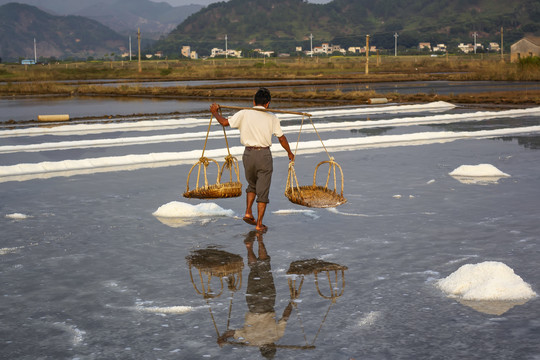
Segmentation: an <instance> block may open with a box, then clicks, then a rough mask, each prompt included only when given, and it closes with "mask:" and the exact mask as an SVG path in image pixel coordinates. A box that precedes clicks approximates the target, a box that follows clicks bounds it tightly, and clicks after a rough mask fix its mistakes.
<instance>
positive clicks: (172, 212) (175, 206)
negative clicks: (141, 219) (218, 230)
mask: <svg viewBox="0 0 540 360" xmlns="http://www.w3.org/2000/svg"><path fill="white" fill-rule="evenodd" d="M152 215H154V216H156V217H164V218H193V217H212V216H234V211H232V210H230V209H229V210H226V209H223V208H222V207H220V206H219V205H217V204H215V203H202V204H198V205H191V204H188V203H184V202H180V201H171V202H170V203H167V204H165V205H161V206H160V207H159V208H158V209H157V210H156V211H155V212H153V213H152Z"/></svg>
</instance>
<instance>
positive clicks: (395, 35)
mask: <svg viewBox="0 0 540 360" xmlns="http://www.w3.org/2000/svg"><path fill="white" fill-rule="evenodd" d="M398 36H399V35H398V34H397V33H394V38H395V39H394V56H397V37H398Z"/></svg>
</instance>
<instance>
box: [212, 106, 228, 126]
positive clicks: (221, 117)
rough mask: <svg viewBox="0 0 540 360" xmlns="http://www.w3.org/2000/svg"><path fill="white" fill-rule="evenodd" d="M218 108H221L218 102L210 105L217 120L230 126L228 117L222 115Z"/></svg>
mask: <svg viewBox="0 0 540 360" xmlns="http://www.w3.org/2000/svg"><path fill="white" fill-rule="evenodd" d="M218 110H219V105H218V104H212V105H210V112H211V113H212V115H214V117H215V118H216V120H217V121H218V122H219V123H220V124H221V125H223V126H229V120H227V119H226V118H224V117H223V116H221V114H220V113H219V112H218Z"/></svg>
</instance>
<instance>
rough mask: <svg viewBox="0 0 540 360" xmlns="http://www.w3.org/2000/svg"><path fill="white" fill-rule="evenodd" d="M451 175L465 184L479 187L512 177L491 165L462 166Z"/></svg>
mask: <svg viewBox="0 0 540 360" xmlns="http://www.w3.org/2000/svg"><path fill="white" fill-rule="evenodd" d="M449 175H450V176H453V177H454V178H456V179H457V180H459V181H460V182H462V183H464V184H479V185H486V184H490V183H497V181H499V179H501V178H503V177H510V175H508V174H506V173H504V172H502V171H501V170H499V169H497V168H496V167H495V166H493V165H491V164H479V165H461V166H460V167H458V168H457V169H455V170H454V171H452V172H451V173H449Z"/></svg>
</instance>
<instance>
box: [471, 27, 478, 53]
mask: <svg viewBox="0 0 540 360" xmlns="http://www.w3.org/2000/svg"><path fill="white" fill-rule="evenodd" d="M472 36H473V37H474V53H475V54H476V37H477V36H478V33H477V32H476V31H475V32H474V33H473V34H472Z"/></svg>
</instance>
